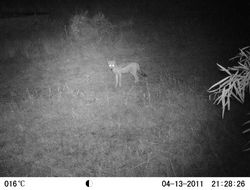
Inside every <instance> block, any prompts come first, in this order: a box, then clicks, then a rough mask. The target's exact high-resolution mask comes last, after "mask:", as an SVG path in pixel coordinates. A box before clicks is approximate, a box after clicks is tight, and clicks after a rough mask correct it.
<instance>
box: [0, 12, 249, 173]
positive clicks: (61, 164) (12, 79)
mask: <svg viewBox="0 0 250 190" xmlns="http://www.w3.org/2000/svg"><path fill="white" fill-rule="evenodd" d="M26 19H27V18H26ZM28 20H29V22H27V21H24V22H25V23H26V25H23V24H21V26H22V27H19V25H18V24H20V23H22V21H18V22H17V21H16V19H13V23H11V22H8V24H6V22H5V23H4V22H2V28H3V30H1V32H2V33H1V39H2V42H3V45H2V46H1V53H0V54H1V62H0V68H1V69H0V79H1V80H0V81H1V83H0V89H1V91H0V112H1V117H0V123H1V126H0V176H246V175H248V174H249V172H250V171H249V154H248V153H246V152H242V149H243V145H244V143H245V141H246V137H245V136H242V135H241V128H240V127H239V126H240V125H241V124H242V123H243V121H244V119H246V118H245V117H244V113H245V110H244V107H242V106H241V105H237V104H235V105H233V108H232V112H230V113H229V112H227V113H226V117H225V119H224V120H222V119H221V110H220V108H219V107H218V106H215V105H212V102H210V101H209V100H208V94H207V92H206V90H207V89H208V87H209V86H211V85H212V84H213V83H214V82H216V81H217V80H218V79H220V78H222V76H221V75H220V73H219V72H218V71H217V68H216V64H215V63H216V62H218V61H220V60H221V59H223V57H222V55H223V56H225V54H224V52H225V50H226V49H228V46H227V45H232V44H231V43H233V42H225V41H223V40H221V41H218V40H217V38H216V37H214V36H213V35H212V34H214V33H213V31H210V29H209V27H207V26H206V25H205V24H204V25H203V24H202V22H201V21H200V20H199V21H195V22H194V21H193V20H192V21H191V20H189V19H187V18H184V19H179V20H178V19H177V20H175V19H169V20H168V21H165V20H164V21H159V22H157V23H156V22H151V21H149V20H143V19H134V20H133V21H134V23H133V25H128V26H129V27H128V28H122V30H121V31H120V33H119V34H122V35H119V40H118V41H117V43H115V44H112V47H111V46H108V45H103V46H95V45H89V44H80V45H79V43H76V42H73V41H72V40H71V39H70V37H69V34H68V33H67V30H66V28H67V27H66V25H65V24H64V23H66V22H64V21H59V20H56V19H51V18H49V17H47V16H42V17H37V18H36V19H34V20H33V19H28ZM16 22H17V23H16ZM115 22H116V23H115V24H117V25H119V23H118V21H115ZM126 22H127V21H125V23H126ZM121 23H122V22H120V25H121ZM30 28H32V30H31V29H30ZM231 47H232V46H231ZM233 48H234V49H235V52H237V48H238V47H237V46H233ZM110 56H113V57H116V59H117V60H118V61H121V62H123V61H137V62H139V63H140V65H141V67H142V69H143V70H144V71H145V72H146V73H147V75H148V78H146V79H145V78H144V79H143V78H141V80H140V82H139V83H138V84H134V83H133V78H132V76H129V75H124V76H123V81H122V87H121V88H118V89H115V88H114V85H115V81H114V75H113V73H112V72H111V71H110V70H109V69H108V66H107V63H106V58H107V57H110ZM230 56H234V55H229V57H230ZM229 57H226V58H229ZM239 108H242V109H239Z"/></svg>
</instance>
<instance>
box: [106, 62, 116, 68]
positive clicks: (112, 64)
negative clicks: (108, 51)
mask: <svg viewBox="0 0 250 190" xmlns="http://www.w3.org/2000/svg"><path fill="white" fill-rule="evenodd" d="M107 62H108V66H109V68H110V69H111V70H113V69H114V68H115V66H116V62H115V60H107Z"/></svg>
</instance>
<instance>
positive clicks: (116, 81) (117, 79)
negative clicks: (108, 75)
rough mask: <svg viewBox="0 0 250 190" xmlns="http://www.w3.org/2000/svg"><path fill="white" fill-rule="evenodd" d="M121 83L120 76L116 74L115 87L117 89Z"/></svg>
mask: <svg viewBox="0 0 250 190" xmlns="http://www.w3.org/2000/svg"><path fill="white" fill-rule="evenodd" d="M118 82H119V76H118V75H117V74H116V75H115V87H116V88H117V86H118Z"/></svg>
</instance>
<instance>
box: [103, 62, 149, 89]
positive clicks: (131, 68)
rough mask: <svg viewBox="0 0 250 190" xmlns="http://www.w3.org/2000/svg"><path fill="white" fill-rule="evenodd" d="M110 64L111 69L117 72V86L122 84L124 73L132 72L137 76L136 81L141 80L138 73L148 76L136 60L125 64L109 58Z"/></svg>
mask: <svg viewBox="0 0 250 190" xmlns="http://www.w3.org/2000/svg"><path fill="white" fill-rule="evenodd" d="M107 62H108V66H109V68H110V69H111V71H113V72H114V74H115V87H117V86H118V85H119V86H120V87H121V86H122V74H123V73H130V74H132V75H133V76H134V78H135V83H137V82H138V81H139V77H138V75H137V73H139V74H140V75H142V76H143V77H147V75H146V74H145V73H144V72H143V71H142V70H141V69H140V65H139V64H138V63H136V62H130V63H126V64H125V65H123V66H120V65H117V64H116V61H115V60H107Z"/></svg>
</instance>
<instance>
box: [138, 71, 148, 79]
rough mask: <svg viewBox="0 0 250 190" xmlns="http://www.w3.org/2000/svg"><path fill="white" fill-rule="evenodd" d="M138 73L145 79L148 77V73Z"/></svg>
mask: <svg viewBox="0 0 250 190" xmlns="http://www.w3.org/2000/svg"><path fill="white" fill-rule="evenodd" d="M138 73H139V74H140V75H141V76H143V77H147V76H148V75H147V74H146V73H144V72H143V71H142V70H139V71H138Z"/></svg>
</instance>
